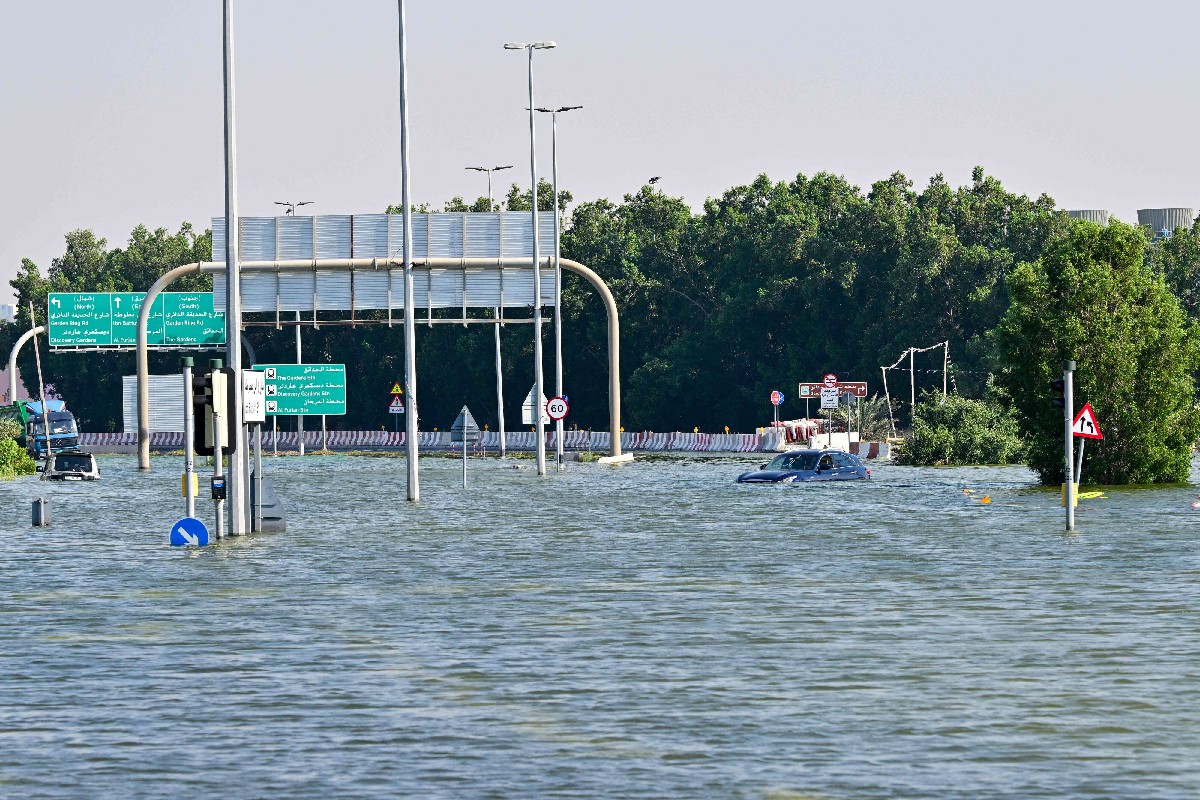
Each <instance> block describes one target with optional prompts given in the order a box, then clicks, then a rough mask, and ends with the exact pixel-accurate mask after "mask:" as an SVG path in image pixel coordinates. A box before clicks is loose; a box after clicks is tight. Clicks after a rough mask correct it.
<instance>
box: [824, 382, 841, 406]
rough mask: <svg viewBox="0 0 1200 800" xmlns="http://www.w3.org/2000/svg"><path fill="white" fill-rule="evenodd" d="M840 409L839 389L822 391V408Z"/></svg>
mask: <svg viewBox="0 0 1200 800" xmlns="http://www.w3.org/2000/svg"><path fill="white" fill-rule="evenodd" d="M837 407H838V390H837V387H836V386H835V387H833V388H832V389H830V388H824V389H822V390H821V408H837Z"/></svg>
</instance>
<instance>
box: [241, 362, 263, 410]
mask: <svg viewBox="0 0 1200 800" xmlns="http://www.w3.org/2000/svg"><path fill="white" fill-rule="evenodd" d="M266 421H267V379H266V376H265V375H263V373H262V372H259V371H257V370H252V369H244V370H242V422H266Z"/></svg>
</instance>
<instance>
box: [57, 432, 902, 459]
mask: <svg viewBox="0 0 1200 800" xmlns="http://www.w3.org/2000/svg"><path fill="white" fill-rule="evenodd" d="M785 435H786V434H785V432H784V430H783V429H781V428H779V429H772V428H767V429H765V430H764V432H763V433H687V432H682V431H674V432H671V433H655V432H653V431H640V432H639V431H628V432H625V433H622V434H621V448H622V450H625V451H628V452H638V451H641V452H656V453H659V452H692V453H759V452H778V451H780V450H782V449H784V448H785V446H786V444H785V442H784V437H785ZM554 437H555V433H554V431H553V430H547V432H546V449H547V450H553V449H554V446H555V445H554ZM321 438H322V437H321V432H320V431H319V430H318V431H305V432H304V444H305V447H306V448H307V449H312V450H316V449H318V448H320V447H321V444H322V441H321ZM297 439H298V437H297V435H296V433H295V432H294V431H281V432H280V433H279V441H278V442H277V443H276V442H275V441H274V440H273V434H272V432H271V431H270V430H269V429H264V430H263V447H264V448H265V449H276V448H278V449H285V450H296V449H298V442H297ZM325 439H326V443H327V444H328V447H329V448H330V449H331V450H358V449H362V448H401V447H403V446H404V444H405V434H404V432H402V431H400V432H397V431H328V432H327V433H326V436H325ZM505 440H506V448H507V449H509V450H533V449H534V446H535V444H536V441H537V434H536V433H534V432H533V431H508V432H506V433H505ZM608 443H609V433H608V432H607V431H580V430H575V431H564V432H563V446H564V449H567V450H589V449H590V450H592V451H599V452H604V451H606V450H608V449H609V447H608ZM79 444H80V446H82V447H90V448H96V449H101V450H103V449H107V448H113V449H116V448H129V447H136V446H137V434H136V433H81V434H80V435H79ZM481 444H482V446H483V448H484V449H486V450H498V449H499V448H500V434H499V433H498V432H497V431H485V432H484V433H483V439H482V442H481ZM417 445H418V446H419V447H420V448H421V449H425V450H448V449H450V447H451V442H450V432H449V431H422V432H420V433H419V434H418V438H417ZM150 446H151V447H154V448H160V449H176V448H180V447H183V434H182V433H168V432H159V433H153V434H151V435H150ZM850 452H851V453H854V454H855V455H857V456H859V457H860V458H867V459H881V458H882V459H886V458H889V457H890V456H891V448H890V446H889V444H888V443H887V442H852V443H851V444H850Z"/></svg>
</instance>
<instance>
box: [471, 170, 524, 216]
mask: <svg viewBox="0 0 1200 800" xmlns="http://www.w3.org/2000/svg"><path fill="white" fill-rule="evenodd" d="M464 169H469V170H474V171H475V172H486V173H487V176H488V211H495V209H496V204H495V202H494V201H493V200H492V173H493V172H499V171H500V170H502V169H512V164H509V165H508V166H505V167H491V168H490V169H489V168H488V167H464Z"/></svg>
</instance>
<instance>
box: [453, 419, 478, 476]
mask: <svg viewBox="0 0 1200 800" xmlns="http://www.w3.org/2000/svg"><path fill="white" fill-rule="evenodd" d="M482 437H483V434H482V433H480V431H479V425H478V423H476V422H475V417H474V416H473V415H472V414H471V409H469V408H467V407H466V406H463V407H462V411H460V412H458V417H457V418H456V419H455V420H454V423H453V424H452V425H451V426H450V441H451V442H462V458H463V488H464V489H465V488H467V448H468V447H470V446H471V445H472V444H474V443H475V442H478V441H479V440H480V438H482Z"/></svg>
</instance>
